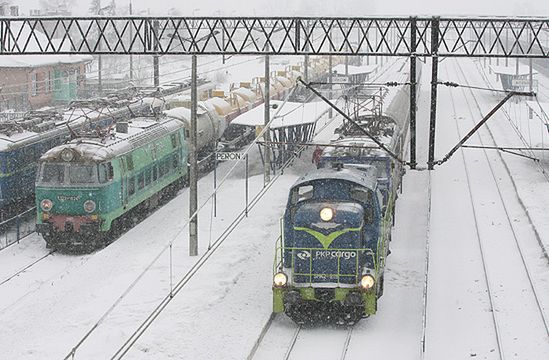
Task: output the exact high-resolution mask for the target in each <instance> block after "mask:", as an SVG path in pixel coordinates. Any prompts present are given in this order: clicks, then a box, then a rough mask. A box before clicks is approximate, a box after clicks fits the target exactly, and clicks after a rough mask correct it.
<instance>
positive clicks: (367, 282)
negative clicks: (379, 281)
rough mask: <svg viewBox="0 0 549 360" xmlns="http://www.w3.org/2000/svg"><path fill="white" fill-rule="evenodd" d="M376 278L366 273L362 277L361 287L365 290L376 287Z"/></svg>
mask: <svg viewBox="0 0 549 360" xmlns="http://www.w3.org/2000/svg"><path fill="white" fill-rule="evenodd" d="M374 284H375V280H374V277H373V276H372V275H364V276H363V277H362V279H361V280H360V287H361V288H363V289H364V290H368V289H371V288H372V287H374Z"/></svg>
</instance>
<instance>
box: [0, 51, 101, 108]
mask: <svg viewBox="0 0 549 360" xmlns="http://www.w3.org/2000/svg"><path fill="white" fill-rule="evenodd" d="M92 60H93V57H92V56H89V55H85V56H79V55H3V56H0V108H1V109H2V110H5V109H14V110H29V109H37V108H40V107H43V106H49V105H55V104H59V103H67V102H69V101H71V100H74V99H76V97H77V94H78V92H79V91H80V90H81V88H82V87H83V86H84V85H85V76H84V74H85V72H86V64H88V63H90V62H91V61H92Z"/></svg>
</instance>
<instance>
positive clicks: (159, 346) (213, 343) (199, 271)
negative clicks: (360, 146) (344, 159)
mask: <svg viewBox="0 0 549 360" xmlns="http://www.w3.org/2000/svg"><path fill="white" fill-rule="evenodd" d="M232 61H235V64H240V67H236V68H235V69H233V70H232V71H233V72H237V71H239V70H237V69H240V68H242V71H246V72H249V73H251V74H257V73H258V72H260V71H261V69H262V67H263V63H261V62H260V61H254V59H251V60H250V63H245V62H238V60H237V57H235V58H233V59H232ZM252 64H253V66H252ZM395 64H396V63H395V62H393V61H392V60H391V61H388V62H386V63H385V66H384V67H382V66H380V68H381V71H380V72H379V73H378V75H377V76H378V77H377V78H374V79H372V80H371V81H377V82H383V81H386V80H384V79H385V77H384V76H385V75H387V74H389V75H390V74H391V73H392V71H394V69H395V68H396V67H397V66H396V65H395ZM428 65H429V64H426V65H424V70H423V73H422V74H421V77H420V78H419V79H418V82H419V83H420V87H419V88H418V89H419V91H418V100H417V105H418V107H417V109H418V110H417V111H418V113H417V115H418V116H417V119H418V120H417V134H418V136H417V162H418V170H412V169H408V170H407V171H406V173H405V175H404V177H403V183H402V189H401V193H400V194H399V196H398V200H397V201H396V211H395V214H396V215H395V223H394V227H393V228H392V240H391V243H390V250H391V253H390V256H388V257H387V259H386V268H385V277H384V280H385V282H384V284H385V288H384V292H383V296H382V297H381V298H380V299H379V302H378V309H377V313H376V314H375V315H372V316H369V317H367V318H365V319H362V320H361V321H359V322H358V323H356V324H354V325H352V326H349V325H345V326H344V325H336V324H330V325H326V324H324V325H322V324H321V325H317V326H305V325H297V324H296V323H294V322H293V321H292V320H291V319H290V318H289V317H287V316H286V315H284V314H277V315H275V314H274V313H273V259H274V258H275V251H276V249H275V241H276V240H277V238H278V237H279V236H280V232H281V223H280V219H281V217H282V216H283V214H284V210H285V207H286V202H287V201H288V190H289V189H290V187H291V186H292V184H294V183H295V182H296V180H297V179H299V178H300V177H301V176H303V175H304V174H305V173H307V172H308V171H312V170H314V169H315V168H316V166H315V165H314V164H313V163H312V162H311V158H312V155H313V149H311V148H306V149H305V150H304V151H303V152H302V153H301V156H299V157H297V158H295V159H293V161H292V162H291V163H290V164H289V166H288V167H287V168H285V169H284V170H283V171H280V170H277V172H276V173H274V174H272V175H271V179H270V182H269V183H268V185H265V184H264V175H263V163H262V158H261V154H260V153H259V151H258V147H257V145H255V144H254V145H252V146H250V147H246V148H243V149H241V150H240V151H241V152H244V151H245V149H246V151H249V153H248V156H249V157H248V161H249V179H248V180H249V184H248V187H249V189H248V190H249V202H248V205H249V209H248V214H247V216H246V215H245V213H244V209H245V207H246V205H247V204H246V200H245V199H246V197H245V191H246V182H245V180H246V179H245V177H246V176H245V170H244V162H243V161H240V162H230V161H227V162H221V163H220V164H219V166H218V167H217V169H216V173H215V174H214V172H209V173H206V174H202V176H201V177H200V180H199V194H198V203H199V204H203V205H204V206H201V207H200V211H199V222H198V225H199V256H198V257H190V256H188V253H189V245H188V227H187V223H188V218H189V188H187V187H185V188H183V189H182V190H180V191H179V192H178V194H177V195H176V196H175V197H174V198H173V199H170V200H169V201H167V203H165V204H163V205H162V206H160V207H158V208H157V209H155V210H154V211H153V212H151V213H150V214H148V216H146V217H143V218H138V219H135V221H134V224H133V226H132V227H130V228H129V229H127V231H126V232H124V233H123V234H122V235H120V236H119V237H118V238H116V240H115V241H113V242H112V243H110V244H108V245H107V246H105V247H104V248H101V249H99V250H96V251H94V252H92V253H89V254H81V253H78V252H77V253H75V252H71V251H61V250H57V251H52V250H50V249H48V248H46V244H45V242H44V240H43V239H42V237H41V236H40V235H38V234H36V233H33V234H31V235H29V236H27V237H25V238H24V239H22V240H21V241H20V242H19V243H16V244H12V245H11V246H9V247H7V248H5V249H2V250H0V323H1V324H2V329H3V330H4V331H3V332H2V335H1V336H0V348H1V349H2V354H1V355H0V358H2V359H120V358H122V357H124V358H129V359H151V358H153V359H235V360H236V359H248V360H251V359H254V360H260V359H264V360H272V359H294V360H295V359H314V360H319V359H364V358H377V359H391V360H392V359H395V360H397V359H398V360H400V359H406V360H407V359H412V360H415V359H418V360H419V359H432V360H439V359H456V360H458V359H490V360H496V359H500V360H503V359H507V360H509V359H517V360H528V359H530V360H537V359H546V358H549V276H548V275H549V256H548V252H547V251H548V250H547V249H548V248H549V220H548V218H547V212H548V210H549V205H548V204H549V150H545V151H536V152H535V153H533V152H528V151H523V152H521V153H520V154H521V155H528V156H535V157H536V158H537V159H539V161H538V162H534V161H532V159H531V158H528V157H526V156H517V155H516V154H511V153H508V152H500V151H497V150H494V149H490V148H489V147H529V148H530V147H531V148H543V147H547V145H546V144H547V143H549V131H548V127H546V124H547V122H548V121H549V119H547V118H544V119H540V118H538V117H536V116H534V117H533V118H532V119H529V118H528V108H527V106H526V98H520V99H518V100H516V101H515V100H514V99H513V100H511V101H509V102H508V103H507V104H506V105H504V107H503V108H502V109H500V110H499V111H498V112H496V113H495V115H494V116H493V118H491V119H490V120H489V121H488V122H487V124H486V125H485V126H483V127H481V128H480V130H479V131H478V132H477V133H475V134H474V135H473V136H472V137H471V138H470V139H469V140H468V141H467V142H466V143H465V144H466V145H468V146H479V147H483V148H472V147H461V148H460V149H459V150H457V151H456V152H455V154H454V155H453V156H452V157H450V158H449V159H448V161H446V162H444V163H442V164H440V165H437V166H435V168H434V170H432V171H429V170H426V169H425V164H426V163H427V161H428V158H427V155H428V151H429V143H428V140H429V139H428V136H427V135H428V134H429V110H430V109H429V106H430V94H429V90H430V74H429V71H428V69H429V68H430V66H428ZM235 66H236V65H235ZM211 68H212V69H215V65H211ZM249 76H250V75H248V74H247V75H246V76H245V78H249ZM537 79H538V82H539V91H540V93H539V94H538V100H539V102H540V103H544V102H549V101H548V100H547V99H549V93H547V92H546V91H547V89H549V76H548V75H545V74H543V73H540V74H538V76H537ZM438 80H439V81H451V82H455V83H457V84H460V85H462V86H458V87H443V86H440V87H439V90H438V91H439V92H438V109H437V118H438V122H437V127H436V137H437V142H436V144H437V146H436V149H435V159H442V158H443V157H444V155H445V154H447V153H448V152H449V151H450V150H451V149H452V148H453V147H454V145H455V144H456V143H458V142H459V140H460V139H462V138H463V136H464V135H465V134H467V133H468V132H469V131H470V129H472V128H473V127H474V126H475V124H476V123H478V122H479V121H480V119H482V118H483V116H484V115H485V114H486V113H488V112H489V111H490V110H491V109H493V108H494V106H495V105H496V104H497V103H498V102H499V101H500V100H501V99H502V98H503V97H504V95H503V94H502V93H497V92H493V91H486V90H479V88H500V87H501V85H500V83H499V82H498V81H497V79H496V76H495V75H494V74H492V73H491V72H490V71H489V68H488V67H487V66H486V64H485V62H484V63H483V62H482V61H480V60H472V59H468V58H460V59H455V58H447V59H445V61H441V62H440V64H439V74H438ZM528 100H530V101H533V104H534V106H535V105H536V104H537V101H536V100H533V99H528ZM540 106H541V105H540ZM282 109H283V107H282ZM334 114H335V112H334ZM536 114H542V115H543V111H541V108H540V111H538V112H537V113H536ZM316 115H317V114H314V116H316ZM342 121H343V120H342V118H341V117H340V116H334V117H333V118H331V119H329V118H327V117H322V118H321V119H320V120H319V121H318V123H317V126H316V133H315V137H314V142H316V143H320V144H326V143H328V142H329V141H330V140H332V139H334V138H335V137H336V135H335V134H334V131H335V129H336V128H337V127H338V126H340V125H341V123H342ZM544 122H545V123H544ZM214 178H215V180H214ZM220 179H224V182H223V183H222V184H221V186H220V187H219V188H218V191H217V194H216V197H215V199H216V203H215V206H214V204H213V201H212V190H213V188H214V181H216V183H217V185H220ZM214 213H215V216H214ZM0 241H1V240H0Z"/></svg>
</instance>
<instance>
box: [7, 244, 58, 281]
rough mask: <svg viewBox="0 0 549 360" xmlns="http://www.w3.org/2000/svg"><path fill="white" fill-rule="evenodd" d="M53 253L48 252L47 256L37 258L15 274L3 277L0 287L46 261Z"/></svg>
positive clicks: (53, 251)
mask: <svg viewBox="0 0 549 360" xmlns="http://www.w3.org/2000/svg"><path fill="white" fill-rule="evenodd" d="M54 253H55V250H52V251H50V252H48V253H47V254H45V255H43V256H41V257H39V258H38V259H36V260H34V261H32V262H31V263H29V264H27V265H25V266H23V267H22V268H20V269H19V270H17V271H16V272H15V273H13V274H11V275H8V276H7V277H5V278H4V279H3V280H1V281H0V286H2V285H4V284H6V283H8V282H9V281H10V280H12V279H13V278H15V277H17V276H19V275H20V274H22V273H24V272H25V271H27V270H29V269H30V268H32V267H33V266H35V265H36V264H38V263H40V262H41V261H42V260H44V259H46V258H47V257H50V256H51V255H53V254H54Z"/></svg>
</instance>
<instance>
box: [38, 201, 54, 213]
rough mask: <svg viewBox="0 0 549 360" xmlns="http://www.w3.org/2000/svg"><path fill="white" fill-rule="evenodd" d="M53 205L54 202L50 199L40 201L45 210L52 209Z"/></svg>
mask: <svg viewBox="0 0 549 360" xmlns="http://www.w3.org/2000/svg"><path fill="white" fill-rule="evenodd" d="M52 207H53V202H52V201H51V200H50V199H44V200H42V201H40V208H41V209H42V210H43V211H50V210H51V208H52Z"/></svg>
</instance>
